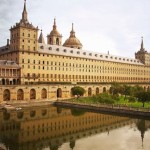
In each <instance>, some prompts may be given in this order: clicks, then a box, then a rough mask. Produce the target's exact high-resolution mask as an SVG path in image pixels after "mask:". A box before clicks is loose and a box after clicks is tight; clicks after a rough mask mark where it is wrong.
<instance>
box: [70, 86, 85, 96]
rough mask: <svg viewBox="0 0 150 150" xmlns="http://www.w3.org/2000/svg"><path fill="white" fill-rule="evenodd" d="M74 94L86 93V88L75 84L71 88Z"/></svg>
mask: <svg viewBox="0 0 150 150" xmlns="http://www.w3.org/2000/svg"><path fill="white" fill-rule="evenodd" d="M71 92H72V95H80V96H82V95H84V93H85V89H84V88H82V87H80V86H75V87H73V88H72V89H71Z"/></svg>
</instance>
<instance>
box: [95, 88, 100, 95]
mask: <svg viewBox="0 0 150 150" xmlns="http://www.w3.org/2000/svg"><path fill="white" fill-rule="evenodd" d="M98 94H99V88H98V87H97V88H96V95H98Z"/></svg>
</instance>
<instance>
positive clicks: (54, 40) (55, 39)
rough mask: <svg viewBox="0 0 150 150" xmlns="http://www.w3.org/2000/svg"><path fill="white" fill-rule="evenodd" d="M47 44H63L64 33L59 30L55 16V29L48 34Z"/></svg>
mask: <svg viewBox="0 0 150 150" xmlns="http://www.w3.org/2000/svg"><path fill="white" fill-rule="evenodd" d="M47 44H50V45H62V35H61V34H60V33H59V32H58V31H57V26H56V19H55V18H54V25H53V29H52V31H51V32H50V34H49V35H47Z"/></svg>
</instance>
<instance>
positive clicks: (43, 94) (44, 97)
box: [41, 89, 47, 99]
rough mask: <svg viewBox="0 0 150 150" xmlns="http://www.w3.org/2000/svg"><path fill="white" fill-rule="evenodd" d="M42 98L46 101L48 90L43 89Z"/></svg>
mask: <svg viewBox="0 0 150 150" xmlns="http://www.w3.org/2000/svg"><path fill="white" fill-rule="evenodd" d="M41 98H42V99H46V98H47V90H46V89H42V91H41Z"/></svg>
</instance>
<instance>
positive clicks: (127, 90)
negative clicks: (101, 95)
mask: <svg viewBox="0 0 150 150" xmlns="http://www.w3.org/2000/svg"><path fill="white" fill-rule="evenodd" d="M122 94H124V95H125V97H124V100H125V99H126V97H127V96H131V95H132V94H133V87H131V86H129V85H124V86H123V90H122Z"/></svg>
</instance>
